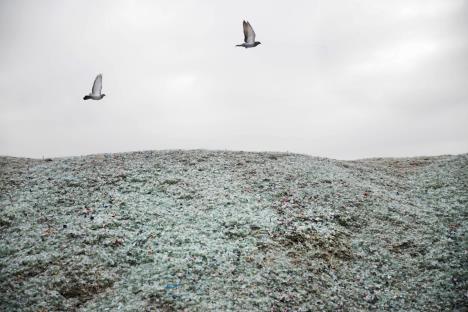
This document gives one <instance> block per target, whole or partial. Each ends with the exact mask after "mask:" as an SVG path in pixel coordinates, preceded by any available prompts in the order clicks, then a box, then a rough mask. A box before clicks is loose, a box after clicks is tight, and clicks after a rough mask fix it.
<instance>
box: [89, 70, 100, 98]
mask: <svg viewBox="0 0 468 312" xmlns="http://www.w3.org/2000/svg"><path fill="white" fill-rule="evenodd" d="M101 90H102V74H99V75H97V77H96V79H94V84H93V90H92V91H91V93H92V94H93V95H101Z"/></svg>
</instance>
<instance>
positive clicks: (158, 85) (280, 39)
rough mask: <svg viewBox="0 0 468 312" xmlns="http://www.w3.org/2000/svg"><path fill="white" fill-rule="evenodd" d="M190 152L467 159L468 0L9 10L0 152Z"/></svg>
mask: <svg viewBox="0 0 468 312" xmlns="http://www.w3.org/2000/svg"><path fill="white" fill-rule="evenodd" d="M243 19H247V20H249V21H250V22H251V24H252V26H253V27H254V29H255V31H256V33H257V40H258V41H261V42H262V45H260V46H258V47H257V48H255V49H243V48H236V47H234V45H235V44H239V43H241V42H242V40H243V34H242V20H243ZM101 72H102V73H103V92H104V93H105V94H106V95H107V96H106V97H105V98H104V99H103V100H102V101H83V100H82V97H83V96H84V95H85V94H87V93H89V92H90V89H91V86H92V82H93V80H94V78H95V76H96V74H98V73H101ZM192 148H207V149H228V150H253V151H266V150H268V151H290V152H298V153H306V154H310V155H314V156H324V157H333V158H339V159H354V158H362V157H377V156H416V155H436V154H448V153H450V154H456V153H463V152H468V1H466V0H396V1H395V0H393V1H386V0H359V1H358V0H346V1H345V0H341V1H338V0H305V1H272V0H265V1H260V0H257V1H251V0H250V1H247V0H238V1H219V0H205V1H196V0H192V1H184V0H177V1H174V0H160V1H149V0H148V1H144V0H139V1H130V0H127V1H120V0H108V1H95V0H92V1H87V0H86V1H85V0H80V1H60V0H55V1H47V0H43V1H34V0H29V1H21V0H0V155H12V156H28V157H42V156H45V157H50V156H71V155H84V154H90V153H101V152H124V151H134V150H150V149H192Z"/></svg>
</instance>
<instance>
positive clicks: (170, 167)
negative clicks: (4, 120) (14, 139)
mask: <svg viewBox="0 0 468 312" xmlns="http://www.w3.org/2000/svg"><path fill="white" fill-rule="evenodd" d="M467 190H468V154H464V155H457V156H440V157H418V158H408V159H368V160H359V161H338V160H331V159H324V158H314V157H309V156H304V155H296V154H284V153H246V152H221V151H219V152H214V151H203V150H196V151H157V152H151V151H148V152H135V153H124V154H106V155H91V156H85V157H70V158H57V159H46V160H34V159H23V158H12V157H0V238H1V242H0V289H1V292H2V295H1V296H0V310H2V311H75V310H79V311H104V310H108V311H117V310H119V311H172V310H183V309H187V310H190V311H192V310H195V311H207V310H208V311H256V310H259V311H285V310H287V311H314V310H315V311H317V310H329V311H331V310H334V311H339V310H343V311H361V310H399V311H408V310H420V311H423V310H424V311H429V310H432V311H443V310H450V311H452V310H459V311H464V309H465V308H466V306H468V305H467V304H468V297H467V296H468V293H467V273H466V272H467V263H468V261H467V260H468V259H467V258H468V255H467V243H468V241H467V237H466V230H467V228H468V223H467V220H468V218H467V214H468V191H467Z"/></svg>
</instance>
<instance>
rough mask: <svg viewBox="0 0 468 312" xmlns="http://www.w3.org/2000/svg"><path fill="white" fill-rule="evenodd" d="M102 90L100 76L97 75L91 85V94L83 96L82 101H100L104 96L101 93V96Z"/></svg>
mask: <svg viewBox="0 0 468 312" xmlns="http://www.w3.org/2000/svg"><path fill="white" fill-rule="evenodd" d="M101 90H102V74H99V75H97V76H96V79H94V83H93V89H92V90H91V93H90V94H88V95H85V96H84V98H83V100H100V99H102V98H103V97H105V96H106V95H105V94H104V93H103V94H101Z"/></svg>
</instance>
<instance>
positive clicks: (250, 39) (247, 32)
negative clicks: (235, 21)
mask: <svg viewBox="0 0 468 312" xmlns="http://www.w3.org/2000/svg"><path fill="white" fill-rule="evenodd" d="M242 26H244V42H245V43H250V44H253V43H254V42H255V31H254V30H253V28H252V26H251V25H250V23H249V22H246V21H244V22H243V23H242Z"/></svg>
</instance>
